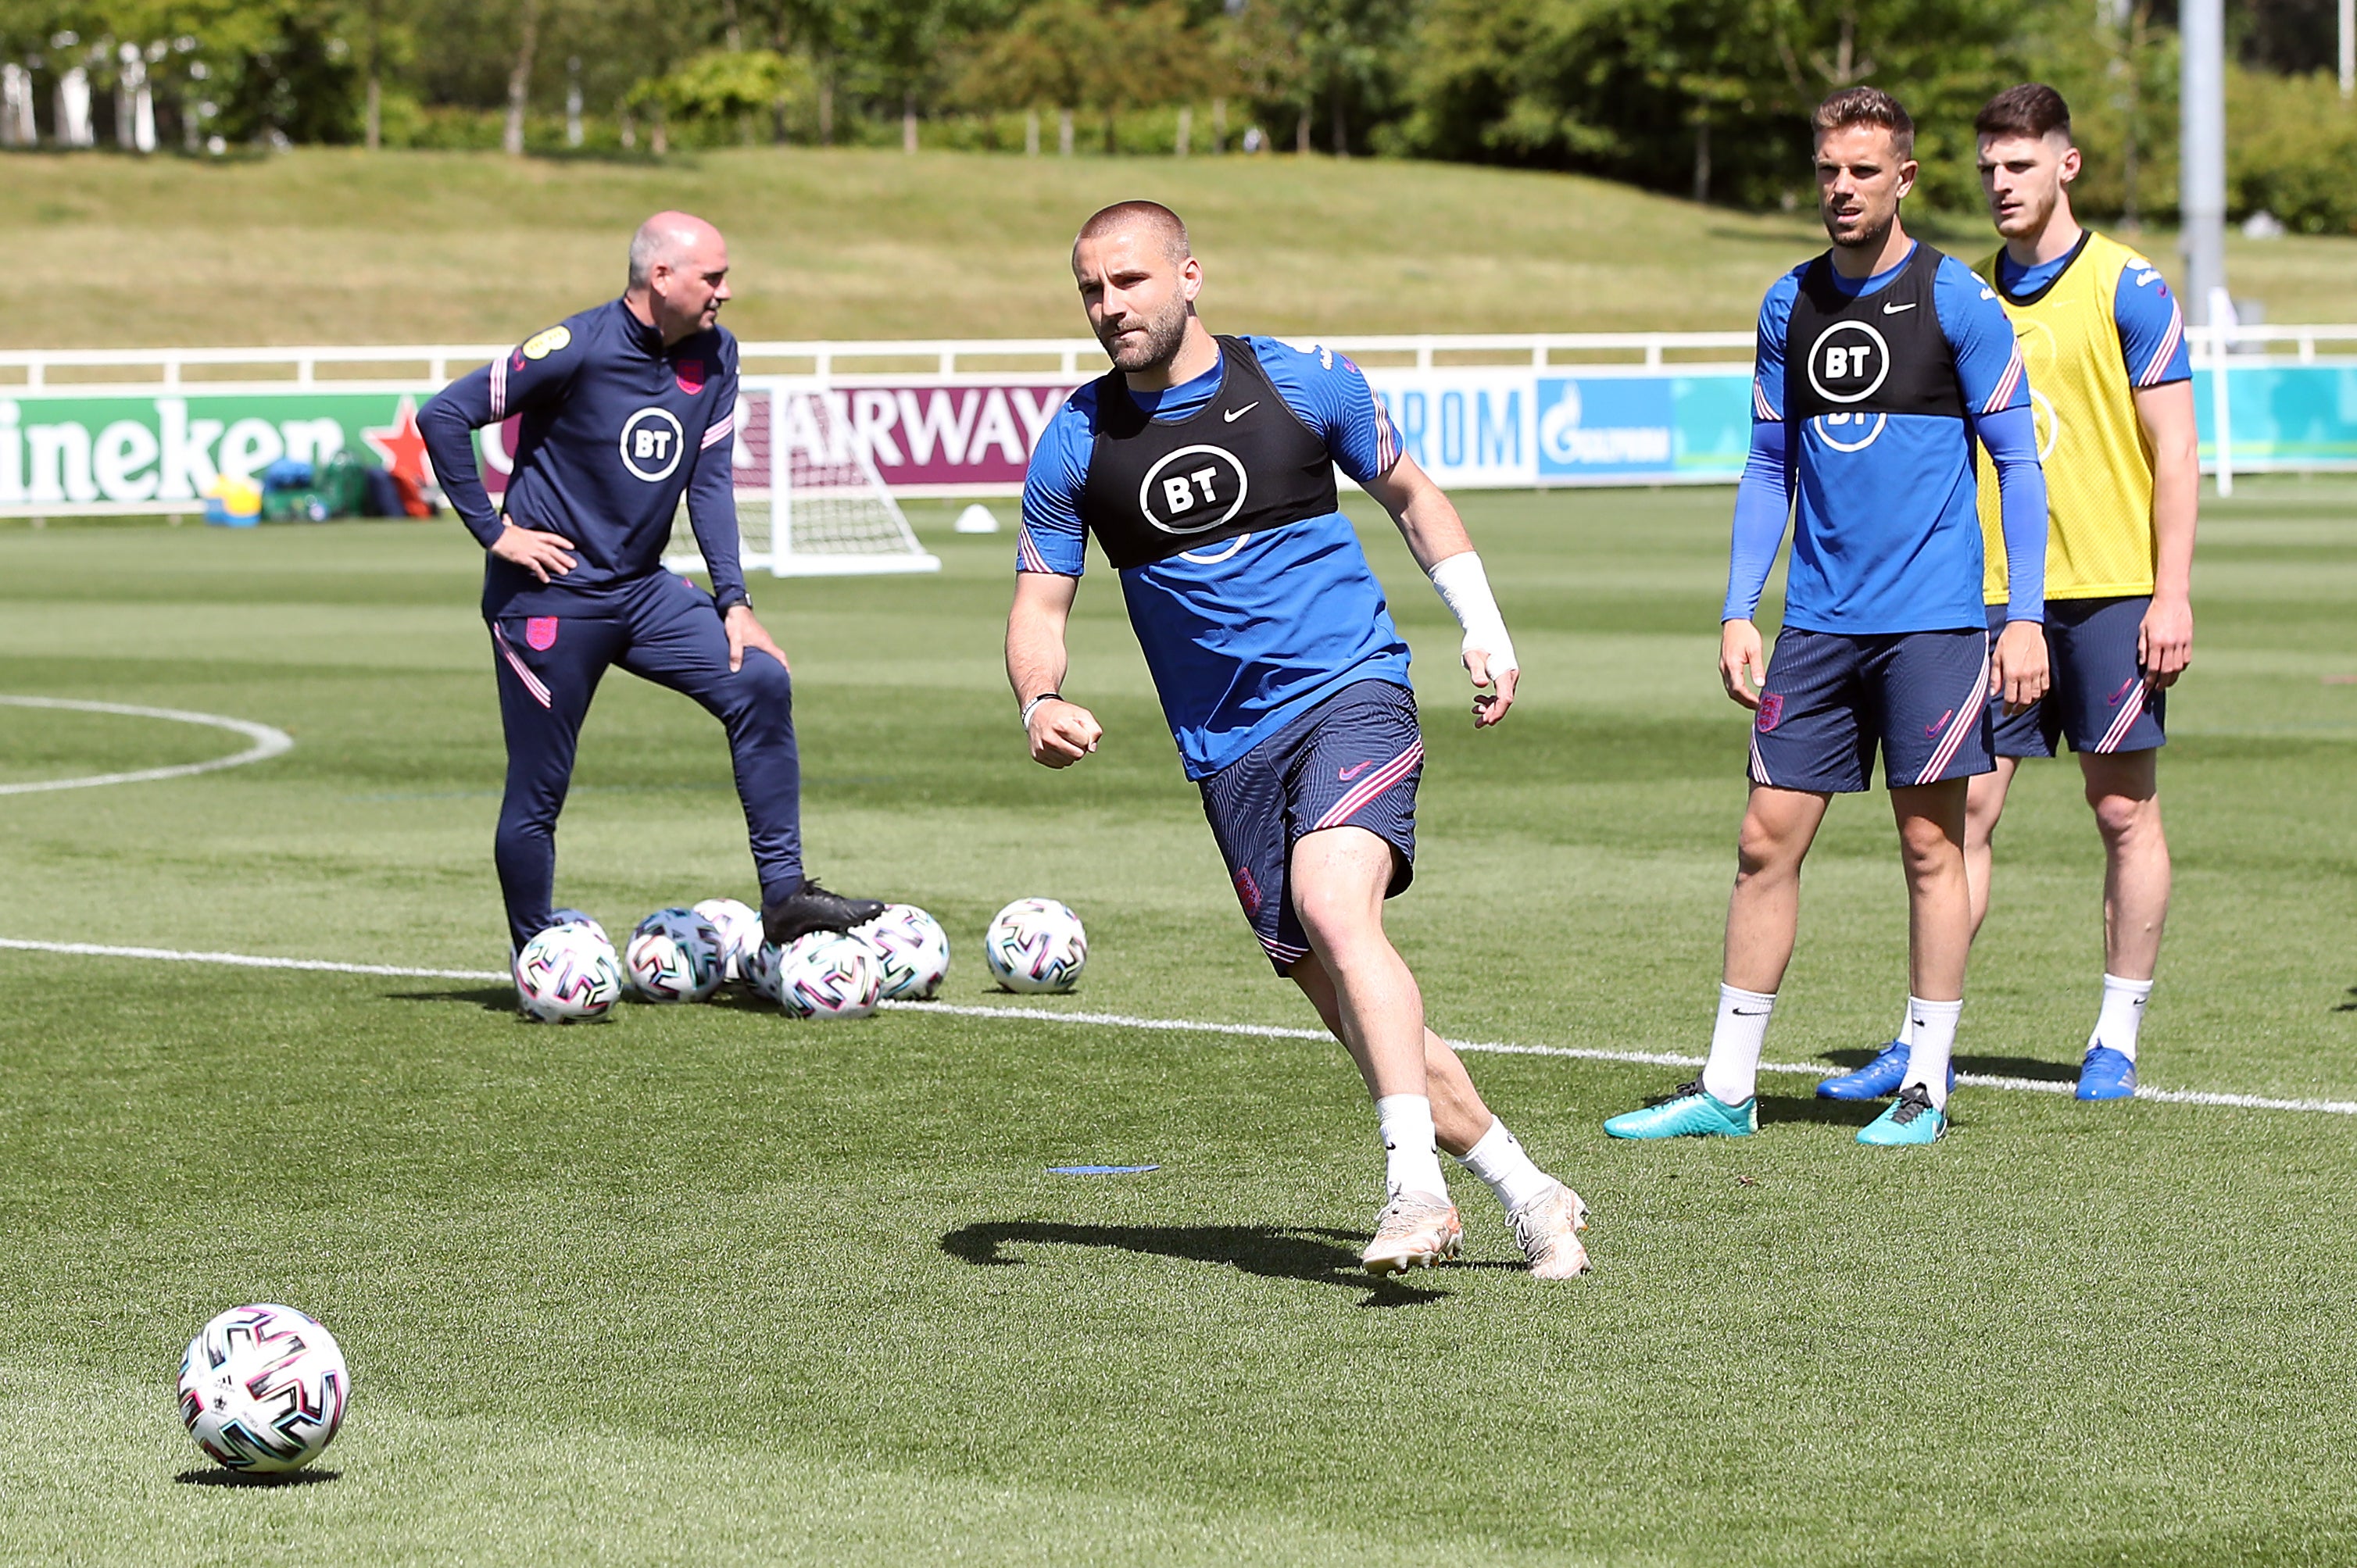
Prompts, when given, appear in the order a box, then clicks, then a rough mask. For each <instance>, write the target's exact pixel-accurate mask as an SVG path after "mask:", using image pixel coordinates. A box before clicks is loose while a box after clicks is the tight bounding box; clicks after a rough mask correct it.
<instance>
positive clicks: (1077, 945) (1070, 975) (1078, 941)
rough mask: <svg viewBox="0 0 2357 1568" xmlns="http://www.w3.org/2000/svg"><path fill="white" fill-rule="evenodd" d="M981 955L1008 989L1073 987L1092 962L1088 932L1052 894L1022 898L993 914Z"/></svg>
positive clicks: (1033, 989)
mask: <svg viewBox="0 0 2357 1568" xmlns="http://www.w3.org/2000/svg"><path fill="white" fill-rule="evenodd" d="M982 959H983V961H984V962H985V963H986V964H988V965H989V966H990V974H991V978H992V979H994V980H996V981H997V982H998V983H999V984H1001V985H1003V986H1005V987H1006V989H1007V990H1009V991H1022V992H1048V991H1070V990H1071V988H1072V987H1073V986H1074V985H1076V984H1078V983H1080V978H1081V972H1082V970H1083V969H1085V968H1087V967H1088V961H1089V935H1088V932H1087V930H1086V929H1084V928H1083V927H1082V925H1081V918H1080V917H1079V916H1078V915H1075V914H1073V913H1072V911H1071V909H1070V908H1067V907H1065V906H1064V905H1062V904H1059V903H1058V902H1056V900H1054V899H1053V898H1017V900H1015V902H1014V903H1012V904H1009V905H1008V906H1006V908H1004V909H1001V910H1000V911H999V912H998V913H997V914H996V915H994V916H992V917H991V920H990V929H988V930H986V931H985V932H984V933H983V938H982Z"/></svg>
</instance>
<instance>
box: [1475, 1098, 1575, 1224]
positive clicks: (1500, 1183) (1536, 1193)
mask: <svg viewBox="0 0 2357 1568" xmlns="http://www.w3.org/2000/svg"><path fill="white" fill-rule="evenodd" d="M1457 1163H1458V1165H1463V1166H1464V1167H1465V1168H1466V1169H1467V1170H1469V1171H1471V1172H1472V1173H1473V1174H1474V1175H1475V1176H1480V1178H1481V1179H1482V1180H1483V1181H1485V1182H1487V1183H1489V1184H1490V1190H1491V1192H1494V1193H1496V1194H1497V1195H1498V1201H1499V1202H1500V1203H1502V1204H1504V1205H1505V1206H1506V1212H1507V1213H1509V1214H1512V1212H1513V1211H1514V1210H1515V1209H1517V1208H1521V1207H1522V1206H1523V1205H1524V1204H1525V1203H1528V1202H1530V1201H1531V1199H1533V1198H1534V1197H1544V1195H1545V1194H1546V1191H1547V1189H1548V1188H1550V1187H1554V1186H1555V1177H1553V1176H1549V1175H1547V1174H1546V1172H1544V1171H1543V1170H1541V1169H1539V1167H1538V1166H1537V1165H1535V1164H1534V1163H1533V1161H1532V1159H1531V1156H1530V1155H1528V1154H1526V1153H1524V1152H1523V1141H1522V1140H1521V1139H1520V1138H1517V1137H1515V1136H1514V1135H1513V1134H1512V1133H1509V1132H1507V1131H1506V1124H1505V1123H1504V1122H1500V1121H1497V1120H1496V1119H1494V1118H1492V1119H1491V1122H1490V1130H1489V1131H1488V1132H1486V1133H1482V1134H1481V1141H1480V1143H1478V1144H1474V1145H1473V1146H1472V1147H1471V1148H1469V1149H1468V1150H1466V1151H1465V1152H1464V1153H1463V1154H1461V1155H1458V1156H1457Z"/></svg>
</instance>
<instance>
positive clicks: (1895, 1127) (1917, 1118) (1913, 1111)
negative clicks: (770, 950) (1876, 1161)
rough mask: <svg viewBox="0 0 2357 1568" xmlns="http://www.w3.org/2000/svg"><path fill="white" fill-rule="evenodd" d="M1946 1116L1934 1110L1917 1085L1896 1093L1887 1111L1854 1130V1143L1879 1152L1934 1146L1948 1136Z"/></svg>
mask: <svg viewBox="0 0 2357 1568" xmlns="http://www.w3.org/2000/svg"><path fill="white" fill-rule="evenodd" d="M1947 1133H1948V1113H1947V1112H1944V1111H1938V1110H1934V1109H1933V1108H1932V1096H1931V1094H1930V1092H1929V1091H1927V1090H1925V1089H1924V1087H1923V1086H1922V1085H1921V1084H1920V1083H1910V1084H1909V1085H1908V1086H1907V1087H1906V1088H1904V1089H1902V1090H1900V1091H1899V1098H1898V1099H1896V1100H1894V1101H1891V1102H1890V1109H1889V1110H1888V1111H1886V1112H1883V1113H1882V1114H1881V1115H1879V1116H1878V1117H1876V1118H1875V1119H1874V1120H1873V1121H1871V1122H1867V1124H1866V1125H1865V1126H1863V1127H1860V1128H1859V1129H1858V1130H1857V1141H1858V1142H1859V1143H1861V1144H1875V1145H1876V1146H1878V1147H1879V1148H1896V1147H1898V1146H1899V1145H1900V1144H1935V1143H1937V1142H1939V1141H1940V1140H1941V1139H1942V1138H1943V1137H1945V1136H1947Z"/></svg>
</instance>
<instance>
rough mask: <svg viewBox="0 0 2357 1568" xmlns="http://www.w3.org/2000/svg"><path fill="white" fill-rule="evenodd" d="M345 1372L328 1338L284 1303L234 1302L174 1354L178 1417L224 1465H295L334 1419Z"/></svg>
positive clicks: (327, 1437) (323, 1439) (255, 1468)
mask: <svg viewBox="0 0 2357 1568" xmlns="http://www.w3.org/2000/svg"><path fill="white" fill-rule="evenodd" d="M351 1387H352V1384H351V1374H350V1372H348V1371H347V1370H346V1369H345V1368H344V1353H343V1351H342V1349H341V1348H339V1347H338V1346H337V1344H336V1338H335V1336H334V1335H332V1334H329V1333H328V1331H327V1329H325V1328H324V1327H322V1326H320V1324H319V1320H318V1319H317V1318H316V1317H313V1316H310V1315H309V1314H307V1313H302V1312H297V1311H296V1310H295V1309H294V1308H293V1307H291V1306H274V1305H268V1304H266V1303H265V1304H263V1305H254V1306H241V1307H235V1308H232V1309H231V1310H230V1311H228V1312H224V1313H222V1314H221V1316H219V1317H216V1318H214V1319H213V1320H212V1321H211V1322H210V1323H208V1324H206V1325H205V1326H204V1327H202V1328H200V1329H199V1330H198V1331H197V1337H195V1338H194V1339H191V1340H189V1341H188V1353H187V1354H186V1355H184V1356H182V1357H181V1358H180V1419H181V1421H183V1422H184V1423H187V1425H188V1435H189V1436H191V1437H194V1438H195V1439H196V1440H197V1446H198V1447H199V1448H201V1449H203V1450H204V1451H205V1452H206V1453H207V1454H209V1455H211V1456H212V1457H213V1459H214V1460H215V1461H216V1462H218V1463H220V1464H221V1465H224V1466H228V1467H229V1468H230V1469H232V1470H245V1471H252V1472H256V1473H260V1474H264V1475H272V1474H284V1473H285V1472H286V1471H289V1470H299V1469H301V1468H302V1467H303V1466H306V1465H308V1464H309V1463H310V1462H311V1461H312V1460H314V1459H317V1457H318V1456H319V1454H320V1452H321V1450H323V1449H325V1448H326V1447H327V1446H328V1444H329V1443H330V1442H332V1441H333V1440H334V1438H335V1435H336V1428H337V1427H339V1426H340V1425H342V1424H343V1420H344V1405H345V1402H346V1401H348V1400H349V1399H350V1396H351Z"/></svg>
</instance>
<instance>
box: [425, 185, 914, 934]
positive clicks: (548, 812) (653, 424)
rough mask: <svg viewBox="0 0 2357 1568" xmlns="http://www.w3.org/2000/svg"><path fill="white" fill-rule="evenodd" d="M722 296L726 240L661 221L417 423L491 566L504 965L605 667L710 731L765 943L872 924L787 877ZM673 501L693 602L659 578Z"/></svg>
mask: <svg viewBox="0 0 2357 1568" xmlns="http://www.w3.org/2000/svg"><path fill="white" fill-rule="evenodd" d="M727 300H728V246H727V242H726V241H724V240H723V239H722V238H721V236H720V231H718V230H716V229H715V228H714V227H713V226H712V225H711V224H709V223H706V222H705V220H702V219H701V218H697V217H694V216H693V215H691V214H689V213H685V212H658V213H656V214H655V215H654V216H653V217H651V218H650V219H648V220H646V222H645V223H643V224H642V225H640V228H639V231H638V233H637V234H636V235H634V236H633V237H632V238H631V241H630V283H629V287H628V288H627V289H626V290H625V291H624V292H623V294H622V295H621V297H620V298H619V299H613V300H608V302H607V303H605V304H604V305H601V306H596V307H595V308H593V309H589V310H585V311H583V312H581V313H580V314H579V315H577V316H570V317H566V318H565V320H563V321H561V322H559V323H557V324H556V325H555V326H554V327H551V328H547V329H545V330H544V331H540V332H535V333H533V335H532V336H531V337H529V338H525V339H524V340H523V341H522V343H520V344H518V345H517V346H516V349H515V350H514V351H513V352H512V353H511V354H509V355H507V356H505V357H504V358H502V359H500V360H494V361H492V362H491V363H490V365H488V366H486V367H484V368H483V369H482V370H479V371H475V372H474V373H473V374H471V375H468V376H463V377H461V378H459V379H458V380H457V381H454V382H452V383H451V384H450V385H449V386H448V387H446V388H445V389H443V391H442V392H440V393H439V394H438V395H436V397H435V399H434V400H433V401H432V402H431V403H427V404H426V406H425V409H424V410H423V411H422V412H421V413H419V414H418V416H417V424H418V429H419V430H420V432H421V433H423V435H425V444H426V449H427V451H428V452H429V453H430V454H431V455H432V456H433V459H434V471H435V475H436V478H438V479H439V480H440V481H441V484H442V489H443V492H444V493H445V494H446V495H447V497H448V498H449V499H450V504H451V505H452V506H453V507H454V508H455V509H456V510H457V513H458V516H459V518H460V519H461V520H462V521H464V522H465V523H466V525H467V528H468V532H471V533H473V534H474V536H475V538H476V539H477V540H478V541H479V542H480V543H481V544H482V546H483V549H484V551H485V553H486V557H487V559H486V561H485V564H484V571H483V618H484V620H485V621H486V622H487V623H488V624H489V626H490V636H491V650H492V668H493V670H494V671H496V672H497V676H498V680H499V690H500V717H501V721H502V726H503V728H504V729H505V732H506V736H507V746H508V774H507V795H506V800H505V801H504V803H503V804H502V805H501V807H500V825H499V833H498V838H497V841H496V857H497V860H498V864H499V874H500V892H501V894H502V896H503V897H504V898H505V900H506V904H507V916H508V938H509V941H510V943H511V947H512V948H513V949H514V950H519V951H520V950H522V947H523V944H524V943H526V942H528V941H530V940H532V939H533V937H534V936H535V935H537V934H538V933H539V932H541V931H543V930H544V929H547V928H548V927H549V926H551V925H554V924H555V923H556V915H555V911H554V909H553V908H552V905H553V904H554V897H555V878H556V817H557V813H558V812H559V811H561V810H562V809H563V807H564V804H565V791H566V789H567V787H568V786H569V784H570V783H571V780H572V776H573V759H574V752H575V746H576V742H577V740H578V738H579V736H580V733H581V724H582V720H583V719H584V718H586V717H587V715H588V712H589V701H590V698H591V697H592V696H594V695H595V694H596V693H597V682H598V681H599V680H600V679H601V678H603V676H604V675H605V673H606V671H607V670H608V668H610V667H612V666H614V665H619V666H621V667H622V668H623V669H625V670H628V671H630V673H632V674H634V675H637V676H640V678H642V679H644V680H648V681H652V682H655V683H656V684H658V685H662V686H668V687H669V688H671V689H672V690H673V691H674V692H681V693H685V694H686V695H688V696H690V697H693V698H694V699H695V701H696V702H698V703H702V704H703V705H704V706H705V708H706V709H707V710H709V711H710V712H711V713H712V714H714V715H715V716H716V717H717V718H718V719H719V720H720V721H721V723H722V724H723V725H725V726H726V729H727V732H728V746H729V750H730V752H731V754H732V756H733V757H734V760H735V763H736V775H737V795H738V797H739V798H740V799H741V800H742V801H743V802H744V807H745V821H746V824H747V827H748V830H749V832H750V835H751V842H752V851H753V865H754V869H755V870H756V872H757V873H758V874H759V878H760V887H761V914H762V922H763V926H764V928H765V930H766V933H767V935H768V937H769V939H770V940H771V941H773V942H778V943H780V944H782V943H785V942H789V941H791V940H793V939H794V938H796V937H798V936H802V935H805V934H807V933H808V932H811V931H814V930H844V929H849V928H850V927H852V926H855V925H858V924H860V923H861V922H863V921H866V920H870V919H873V918H876V917H877V915H879V914H881V913H882V912H883V908H884V907H883V905H882V904H880V903H877V902H876V901H874V900H870V899H856V898H845V897H839V896H838V895H835V894H833V893H830V892H828V891H826V890H825V889H824V888H822V887H820V886H818V884H817V883H815V882H813V881H812V880H811V879H810V878H809V877H808V876H807V875H805V874H804V872H803V869H802V764H801V760H800V757H799V756H798V754H797V752H796V749H795V745H794V725H793V684H792V680H791V676H790V674H789V673H788V671H787V667H786V656H785V654H784V653H783V652H781V651H780V650H779V648H778V645H777V643H776V642H775V641H773V640H771V639H770V634H769V633H768V631H766V630H764V629H763V628H762V626H761V623H760V621H759V618H756V617H755V615H754V614H753V605H752V599H751V596H749V595H748V594H747V592H746V591H745V574H744V570H743V568H742V567H741V566H740V564H738V561H737V499H736V489H735V478H734V477H733V475H732V474H731V473H730V464H729V456H730V442H731V437H732V436H733V435H734V434H735V431H736V422H737V421H736V416H737V340H736V338H734V337H732V336H731V335H730V334H729V332H728V331H727V329H726V328H723V327H721V326H720V325H719V316H720V307H721V306H723V305H725V304H726V303H727ZM511 417H514V418H518V419H520V420H521V422H522V424H521V431H520V435H519V437H518V440H517V445H516V454H515V462H514V465H513V467H512V470H511V472H510V474H509V476H508V488H507V493H506V495H505V496H504V497H503V498H502V503H503V504H502V506H501V507H500V508H499V509H494V508H493V506H492V505H491V501H490V496H489V495H488V494H487V493H486V492H485V490H484V489H483V481H482V476H481V474H480V472H479V470H478V468H477V467H476V462H475V446H474V432H475V431H477V430H479V429H481V428H482V427H484V426H486V425H496V424H500V423H501V422H502V421H504V420H507V419H509V418H511ZM683 496H684V497H685V498H686V500H687V515H688V521H689V523H690V524H691V525H692V526H693V527H694V531H695V541H696V544H697V547H698V548H699V549H700V550H702V552H703V553H704V561H705V566H706V567H707V568H709V570H710V573H711V577H712V587H711V589H710V591H708V592H707V591H706V590H705V589H703V588H700V587H698V586H696V585H694V583H691V582H689V581H688V580H687V579H686V578H684V577H682V576H678V575H674V574H673V573H671V572H668V571H665V570H664V569H663V564H662V556H663V550H664V547H665V546H666V545H667V544H669V542H670V541H671V533H672V519H673V516H674V515H675V514H676V513H677V511H678V509H679V504H680V499H681V498H682V497H683Z"/></svg>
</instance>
